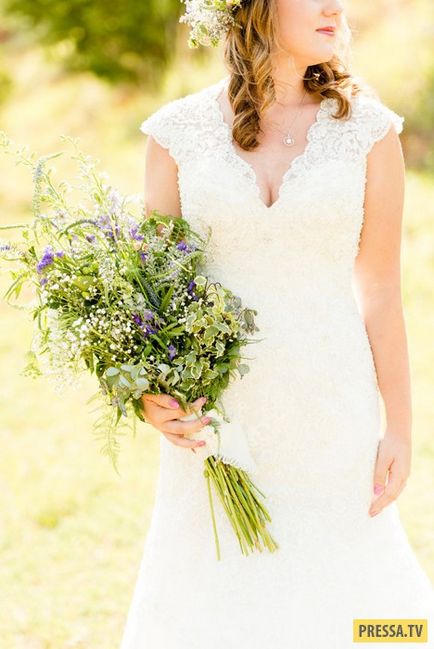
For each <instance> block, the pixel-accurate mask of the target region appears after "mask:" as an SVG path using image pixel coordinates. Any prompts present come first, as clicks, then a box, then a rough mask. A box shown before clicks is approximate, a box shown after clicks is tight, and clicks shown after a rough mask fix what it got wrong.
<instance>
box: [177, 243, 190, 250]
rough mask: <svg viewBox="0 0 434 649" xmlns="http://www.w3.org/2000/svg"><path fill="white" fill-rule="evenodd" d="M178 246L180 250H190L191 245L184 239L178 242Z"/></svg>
mask: <svg viewBox="0 0 434 649" xmlns="http://www.w3.org/2000/svg"><path fill="white" fill-rule="evenodd" d="M176 247H177V248H178V250H182V251H183V252H188V251H189V247H188V245H187V243H186V242H185V241H184V240H182V241H180V242H179V243H178V244H176Z"/></svg>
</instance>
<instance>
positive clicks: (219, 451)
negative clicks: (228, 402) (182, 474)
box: [180, 408, 256, 472]
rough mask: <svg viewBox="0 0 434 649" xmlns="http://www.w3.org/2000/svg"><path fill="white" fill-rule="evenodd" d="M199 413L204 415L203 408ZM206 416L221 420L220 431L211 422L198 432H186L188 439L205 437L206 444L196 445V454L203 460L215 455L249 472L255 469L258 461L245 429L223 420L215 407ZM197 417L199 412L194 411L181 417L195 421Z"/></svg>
mask: <svg viewBox="0 0 434 649" xmlns="http://www.w3.org/2000/svg"><path fill="white" fill-rule="evenodd" d="M199 414H200V415H201V416H202V409H200V410H199ZM205 416H207V417H212V418H213V419H216V420H217V421H218V422H219V427H218V432H217V433H216V432H215V430H214V428H213V426H212V425H211V423H209V424H207V425H206V426H203V428H201V430H199V431H197V432H196V433H188V434H186V435H185V437H186V438H187V439H203V440H205V441H206V444H205V445H204V446H196V447H195V451H196V454H197V455H198V456H199V457H200V458H202V459H203V460H206V458H207V457H208V456H210V455H214V456H215V457H218V458H220V459H221V460H222V461H223V462H225V464H232V465H233V466H235V467H237V468H239V469H243V470H244V471H247V472H253V471H255V469H256V462H255V460H254V459H253V457H252V455H251V453H250V449H249V445H248V442H247V439H246V436H245V434H244V431H243V430H242V429H241V428H237V426H236V425H235V424H232V423H231V422H226V421H224V420H222V419H221V418H220V415H219V414H218V412H217V411H216V410H215V409H214V408H213V409H212V410H209V411H208V412H206V413H205ZM196 418H197V414H195V413H194V412H193V413H191V414H189V415H185V416H184V417H181V418H180V421H194V420H195V419H196ZM219 438H220V439H219Z"/></svg>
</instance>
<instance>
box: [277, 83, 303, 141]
mask: <svg viewBox="0 0 434 649" xmlns="http://www.w3.org/2000/svg"><path fill="white" fill-rule="evenodd" d="M306 92H307V91H306V90H305V91H304V94H303V97H302V98H301V101H300V104H299V109H298V112H297V113H296V115H295V117H294V119H293V120H292V122H291V123H290V124H289V126H288V128H287V129H286V130H285V131H281V130H280V129H279V128H277V127H276V126H274V124H273V122H271V126H272V128H274V129H275V130H276V131H278V132H279V133H281V134H282V135H283V138H282V142H283V144H285V145H286V146H294V144H295V138H294V136H293V135H291V132H290V129H291V126H292V125H293V124H294V122H295V120H296V119H297V117H298V116H299V114H300V111H301V106H302V104H303V101H304V98H305V96H306Z"/></svg>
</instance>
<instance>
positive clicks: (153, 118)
mask: <svg viewBox="0 0 434 649" xmlns="http://www.w3.org/2000/svg"><path fill="white" fill-rule="evenodd" d="M194 98H195V97H194V95H186V96H184V97H179V98H178V99H174V100H172V101H169V102H168V103H166V104H164V105H163V106H161V108H159V109H158V110H156V111H155V112H153V113H151V115H149V117H147V118H146V119H145V120H144V121H143V122H142V123H141V124H140V126H139V130H140V131H141V132H142V133H145V134H146V135H152V137H153V138H154V139H155V140H156V141H157V142H158V144H160V145H161V146H163V147H164V148H166V149H168V150H169V153H170V155H171V156H172V157H173V158H174V159H175V161H176V162H177V163H181V162H183V161H184V160H186V159H188V157H189V156H190V155H191V153H192V149H193V148H194V142H195V140H196V139H197V135H196V131H197V121H198V120H197V115H196V113H197V110H195V101H194Z"/></svg>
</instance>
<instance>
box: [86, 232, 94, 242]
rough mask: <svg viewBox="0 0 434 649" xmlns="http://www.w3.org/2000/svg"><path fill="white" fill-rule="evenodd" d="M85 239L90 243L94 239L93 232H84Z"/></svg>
mask: <svg viewBox="0 0 434 649" xmlns="http://www.w3.org/2000/svg"><path fill="white" fill-rule="evenodd" d="M86 239H87V240H88V241H90V242H91V243H92V241H95V235H94V234H86Z"/></svg>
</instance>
